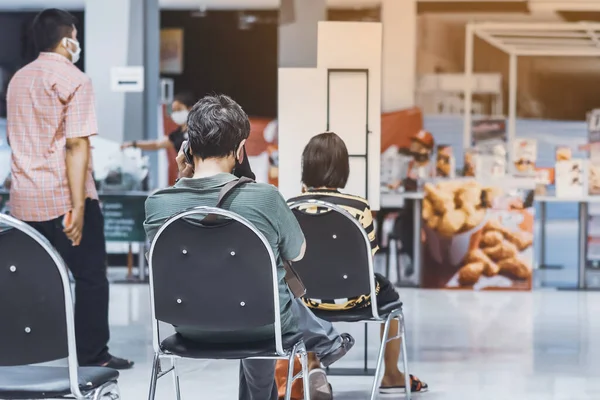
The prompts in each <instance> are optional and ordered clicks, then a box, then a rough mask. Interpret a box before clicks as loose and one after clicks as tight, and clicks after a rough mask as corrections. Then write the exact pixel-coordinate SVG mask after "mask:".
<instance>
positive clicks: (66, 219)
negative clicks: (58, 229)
mask: <svg viewBox="0 0 600 400" xmlns="http://www.w3.org/2000/svg"><path fill="white" fill-rule="evenodd" d="M72 222H73V212H72V211H69V212H68V213H66V214H65V216H64V217H63V221H62V225H63V228H65V229H67V228H68V227H70V226H71V223H72Z"/></svg>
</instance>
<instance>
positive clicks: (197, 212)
mask: <svg viewBox="0 0 600 400" xmlns="http://www.w3.org/2000/svg"><path fill="white" fill-rule="evenodd" d="M208 214H212V215H215V216H217V217H225V218H228V219H230V220H233V221H235V222H238V223H240V224H242V225H244V226H246V227H247V228H248V229H250V230H251V231H252V232H253V233H254V234H255V235H256V236H258V238H259V239H260V240H261V242H262V243H263V245H264V248H265V251H267V253H268V254H269V258H270V260H271V270H272V279H273V304H274V327H275V329H274V332H275V351H276V353H277V355H275V356H268V357H250V358H249V359H284V360H288V361H289V367H288V379H287V387H286V394H285V400H290V399H291V395H292V384H293V382H294V381H295V380H296V379H298V378H304V379H303V383H304V393H305V395H304V398H305V400H310V389H309V384H308V353H307V351H306V346H305V345H304V342H303V341H299V342H298V343H296V344H295V345H294V346H293V347H292V349H291V350H285V349H284V348H283V339H282V333H281V315H280V314H279V309H280V308H279V294H278V279H277V263H276V261H275V256H274V254H273V250H272V249H271V246H270V244H269V242H268V241H267V239H266V238H265V236H264V235H263V234H262V233H261V232H260V231H259V230H258V229H256V227H254V225H253V224H252V223H251V222H250V221H248V220H247V219H245V218H243V217H242V216H240V215H238V214H236V213H234V212H231V211H228V210H224V209H221V208H216V207H204V206H203V207H194V208H192V209H189V210H186V211H184V212H182V213H180V214H177V215H175V216H173V217H171V218H170V219H169V220H167V221H166V222H165V223H164V224H163V225H162V226H161V227H160V229H159V230H158V232H157V234H156V236H155V237H154V240H153V241H152V245H151V247H150V252H149V255H148V261H149V268H150V301H151V306H152V307H151V308H152V310H151V312H152V346H153V348H154V360H153V363H152V375H151V380H150V392H149V395H148V399H149V400H154V398H155V394H156V386H157V382H158V379H159V378H162V377H163V376H165V375H167V374H168V373H170V372H173V380H174V386H175V395H176V398H177V400H181V387H180V384H179V370H178V366H177V362H178V360H179V359H181V358H185V357H180V356H178V355H176V354H171V353H169V352H165V351H163V350H162V349H161V346H160V332H159V325H158V323H159V321H158V320H157V318H156V309H155V302H154V274H153V267H154V265H153V255H154V249H155V246H156V243H157V242H158V241H159V240H160V237H161V235H162V233H163V232H164V231H165V230H166V229H167V228H168V227H169V226H170V225H171V224H172V223H174V222H175V221H178V220H180V219H182V218H189V217H193V216H199V217H202V216H205V215H208ZM296 356H299V357H300V361H301V364H302V370H301V372H299V373H298V374H296V375H294V359H295V357H296ZM163 358H165V359H170V360H171V368H169V369H168V370H166V371H164V372H163V371H161V366H160V360H161V359H163Z"/></svg>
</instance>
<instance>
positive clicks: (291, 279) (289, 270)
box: [202, 176, 306, 298]
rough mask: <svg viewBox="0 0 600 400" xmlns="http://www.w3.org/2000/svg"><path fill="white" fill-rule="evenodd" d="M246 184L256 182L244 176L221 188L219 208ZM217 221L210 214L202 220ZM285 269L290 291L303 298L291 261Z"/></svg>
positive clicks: (203, 221) (218, 201)
mask: <svg viewBox="0 0 600 400" xmlns="http://www.w3.org/2000/svg"><path fill="white" fill-rule="evenodd" d="M246 183H254V180H252V179H250V178H247V177H245V176H242V177H241V178H239V179H238V180H235V181H231V182H229V183H227V184H226V185H225V186H223V188H221V191H220V192H219V199H218V200H217V205H216V207H217V208H223V207H222V205H223V201H225V199H226V198H227V196H228V195H229V194H230V193H231V192H232V191H233V189H235V188H237V187H239V186H242V185H244V184H246ZM216 219H217V216H216V215H214V214H209V215H207V216H206V217H204V219H203V220H202V223H207V222H208V223H214V222H215V221H216ZM283 268H284V269H285V282H286V283H287V285H288V287H289V288H290V291H291V292H292V294H293V295H294V297H295V298H300V297H303V296H304V295H305V294H306V287H305V286H304V283H302V280H301V279H300V276H298V273H297V272H296V270H294V267H293V266H292V263H291V261H286V260H284V261H283Z"/></svg>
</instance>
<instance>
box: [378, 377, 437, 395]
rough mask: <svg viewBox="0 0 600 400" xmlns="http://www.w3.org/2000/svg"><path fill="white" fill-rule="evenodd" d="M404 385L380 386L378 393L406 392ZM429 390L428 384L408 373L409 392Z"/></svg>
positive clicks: (393, 393)
mask: <svg viewBox="0 0 600 400" xmlns="http://www.w3.org/2000/svg"><path fill="white" fill-rule="evenodd" d="M405 389H406V387H405V386H404V385H402V386H380V387H379V393H380V394H385V395H399V394H404V393H405V392H406V390H405ZM427 390H429V386H427V384H426V383H425V382H421V380H420V379H419V378H417V377H416V376H413V375H410V392H411V393H424V392H426V391H427Z"/></svg>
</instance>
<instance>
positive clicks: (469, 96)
mask: <svg viewBox="0 0 600 400" xmlns="http://www.w3.org/2000/svg"><path fill="white" fill-rule="evenodd" d="M474 40H475V32H474V31H473V25H471V24H467V28H466V34H465V104H464V111H463V112H464V124H463V148H465V149H466V148H469V147H471V125H472V123H473V116H472V114H471V109H472V108H473V64H474V62H473V52H474V46H473V44H474Z"/></svg>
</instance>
